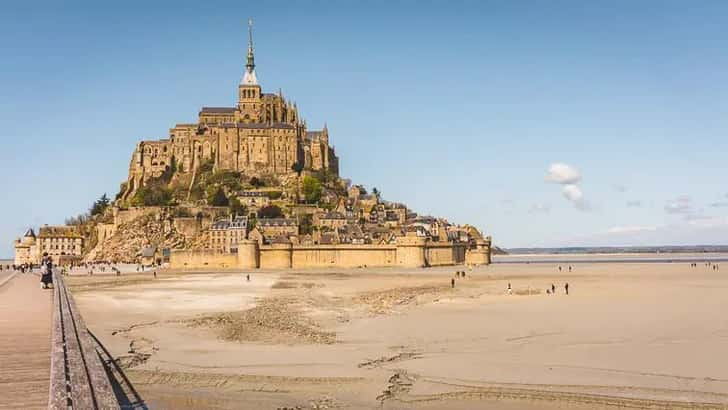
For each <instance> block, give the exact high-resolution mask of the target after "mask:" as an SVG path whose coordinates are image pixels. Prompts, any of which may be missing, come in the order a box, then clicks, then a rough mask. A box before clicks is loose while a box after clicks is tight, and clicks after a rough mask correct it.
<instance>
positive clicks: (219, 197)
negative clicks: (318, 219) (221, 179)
mask: <svg viewBox="0 0 728 410" xmlns="http://www.w3.org/2000/svg"><path fill="white" fill-rule="evenodd" d="M208 203H209V204H210V205H212V206H230V201H229V200H228V197H227V196H226V195H225V191H223V189H222V187H217V190H215V193H214V194H212V196H211V197H210V198H208Z"/></svg>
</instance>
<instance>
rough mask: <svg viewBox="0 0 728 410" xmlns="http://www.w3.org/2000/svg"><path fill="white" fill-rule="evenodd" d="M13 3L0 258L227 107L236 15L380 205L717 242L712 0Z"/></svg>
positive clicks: (505, 236) (721, 25)
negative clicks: (32, 230)
mask: <svg viewBox="0 0 728 410" xmlns="http://www.w3.org/2000/svg"><path fill="white" fill-rule="evenodd" d="M27 3H28V4H21V2H5V3H3V4H2V6H0V51H2V57H1V58H2V63H1V64H0V90H1V91H0V123H1V125H2V126H1V127H0V141H2V145H1V146H0V158H1V160H0V175H3V181H2V183H1V185H0V186H1V187H2V190H3V192H4V194H5V195H4V198H3V200H2V202H0V256H10V255H11V254H12V243H11V242H12V239H13V238H14V237H15V236H18V235H21V234H22V233H23V231H24V229H26V228H27V227H28V226H31V225H32V226H38V225H40V224H42V223H51V224H53V223H62V222H63V220H64V218H65V217H67V216H70V215H74V214H78V213H80V212H82V211H84V210H86V209H87V208H88V206H89V205H90V203H91V202H92V201H93V200H94V198H96V197H98V196H99V195H100V194H102V193H104V192H108V193H109V194H110V195H113V194H115V193H116V191H117V190H118V186H119V183H121V182H122V181H123V180H125V178H126V174H127V169H128V164H129V159H130V154H131V152H132V150H133V149H134V145H135V143H136V142H137V141H138V140H140V139H142V138H145V139H156V138H163V137H165V136H166V134H167V130H168V128H170V127H171V126H173V125H174V124H175V123H178V122H191V121H193V120H194V119H195V118H196V115H197V111H198V110H199V108H200V107H201V106H203V105H212V106H220V105H232V104H233V103H234V101H235V96H236V86H237V83H238V81H239V80H240V76H241V75H242V72H243V67H244V64H245V49H246V21H247V19H248V18H249V17H251V18H253V19H254V20H255V32H254V36H255V45H256V64H257V70H256V71H257V74H258V79H259V81H260V83H261V84H262V86H263V88H264V90H267V91H272V92H275V91H277V90H278V88H282V89H283V92H284V94H285V95H286V96H287V97H290V98H292V99H294V100H295V101H297V103H298V106H299V109H300V111H301V112H302V114H303V116H304V117H305V118H306V119H307V121H308V124H309V126H310V127H312V128H318V127H321V126H322V125H323V123H324V122H327V123H328V126H329V130H330V132H331V136H332V140H333V143H334V144H335V146H336V150H337V153H338V155H339V156H340V157H341V159H342V161H341V173H342V175H343V176H345V177H349V178H351V179H353V180H354V181H356V182H359V183H362V184H364V185H366V186H369V187H374V186H376V187H377V188H379V189H380V190H381V191H382V193H383V194H384V196H385V197H386V198H387V199H391V200H396V201H401V202H405V203H407V204H408V205H410V207H412V208H414V209H415V210H416V211H418V212H420V213H423V214H426V213H431V214H435V215H439V216H443V217H446V218H448V219H450V220H451V221H452V222H457V223H472V224H475V225H476V226H478V227H480V228H482V229H483V230H484V231H485V232H486V233H488V234H491V235H493V237H494V240H495V242H496V243H497V244H499V245H502V246H506V247H516V246H560V245H575V244H585V245H590V244H594V245H608V244H612V245H629V244H658V245H659V244H728V182H727V181H726V175H727V174H728V172H726V171H728V164H727V163H726V156H727V155H728V135H727V134H728V115H726V114H728V100H727V99H726V96H728V69H727V68H728V52H727V51H726V50H728V48H726V39H728V25H726V24H725V21H726V20H728V3H726V2H722V1H700V2H687V1H680V2H672V1H654V2H650V1H640V2H633V1H593V2H583V1H576V0H575V1H549V2H545V1H530V2H518V1H508V2H506V1H493V2H486V1H482V2H481V1H478V2H475V1H473V2H457V1H455V2H445V1H440V2H434V1H433V2H427V1H419V2H415V1H394V2H356V3H355V2H336V3H334V2H323V1H301V2H265V3H264V2H241V1H230V2H209V3H205V2H199V1H194V2H185V1H177V2H174V3H171V2H170V3H165V2H141V1H127V2H114V3H112V2H47V3H43V2H27ZM553 164H563V166H566V168H563V167H562V168H559V166H557V168H556V170H557V171H559V170H561V171H563V170H564V169H566V170H568V171H569V172H575V173H576V175H577V176H578V181H577V182H576V183H565V182H563V181H562V182H554V181H555V180H558V178H554V175H551V176H550V179H551V180H552V181H550V182H549V169H550V167H552V165H553ZM562 176H563V175H562ZM557 177H558V175H557ZM571 182H573V178H572V180H571ZM567 185H569V186H573V187H574V188H568V187H567ZM574 189H576V190H578V192H579V194H580V196H579V198H575V197H574V195H573V192H574V191H573V190H574ZM566 193H569V194H568V195H569V197H567V194H566ZM569 198H571V199H569Z"/></svg>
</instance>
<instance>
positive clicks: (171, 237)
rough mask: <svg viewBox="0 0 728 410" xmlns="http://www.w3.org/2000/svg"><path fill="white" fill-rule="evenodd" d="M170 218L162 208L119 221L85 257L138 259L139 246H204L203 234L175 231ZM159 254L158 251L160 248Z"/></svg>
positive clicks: (113, 260) (114, 260)
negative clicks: (122, 221)
mask: <svg viewBox="0 0 728 410" xmlns="http://www.w3.org/2000/svg"><path fill="white" fill-rule="evenodd" d="M172 221H173V218H171V217H169V216H167V215H165V213H164V212H159V213H154V214H150V215H143V216H140V217H138V218H135V219H133V220H132V221H129V222H127V223H123V224H121V225H119V227H118V228H117V229H116V232H115V233H114V234H113V235H111V236H110V237H108V238H106V239H105V240H104V241H102V242H99V244H98V245H97V246H96V248H94V249H93V250H92V251H91V252H89V254H88V255H86V258H85V259H86V260H87V261H112V262H129V263H137V262H138V261H139V260H140V257H141V250H142V248H144V247H146V246H153V247H156V248H157V249H159V250H161V249H203V248H205V247H206V245H207V237H206V234H204V233H200V234H197V235H194V236H192V237H187V236H185V235H184V234H182V233H181V232H178V231H177V230H176V229H175V227H174V223H172ZM160 254H161V251H160Z"/></svg>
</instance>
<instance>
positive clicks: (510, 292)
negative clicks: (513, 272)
mask: <svg viewBox="0 0 728 410" xmlns="http://www.w3.org/2000/svg"><path fill="white" fill-rule="evenodd" d="M508 294H509V295H511V294H513V288H511V283H510V282H508Z"/></svg>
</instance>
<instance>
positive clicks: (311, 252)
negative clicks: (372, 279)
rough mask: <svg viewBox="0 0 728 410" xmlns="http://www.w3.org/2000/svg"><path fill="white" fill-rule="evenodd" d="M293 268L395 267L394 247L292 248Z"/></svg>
mask: <svg viewBox="0 0 728 410" xmlns="http://www.w3.org/2000/svg"><path fill="white" fill-rule="evenodd" d="M292 252H293V255H292V264H293V267H294V268H325V267H337V268H357V267H362V266H371V267H375V266H376V267H382V266H396V264H397V247H396V246H394V245H312V246H294V247H293V250H292Z"/></svg>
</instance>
